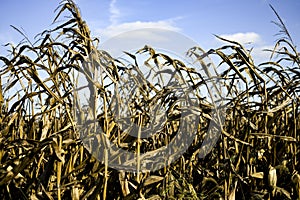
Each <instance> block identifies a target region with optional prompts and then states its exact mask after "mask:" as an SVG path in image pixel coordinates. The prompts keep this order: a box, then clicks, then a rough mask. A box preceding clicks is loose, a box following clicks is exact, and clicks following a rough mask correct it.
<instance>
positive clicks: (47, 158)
mask: <svg viewBox="0 0 300 200" xmlns="http://www.w3.org/2000/svg"><path fill="white" fill-rule="evenodd" d="M274 13H275V16H276V17H277V18H276V20H277V23H276V25H277V26H278V29H279V33H280V35H279V36H278V37H279V38H278V40H277V41H276V43H275V44H274V49H271V50H269V51H270V52H271V55H272V56H271V58H270V60H267V61H265V62H264V63H260V64H254V60H253V59H254V58H252V56H251V50H249V49H246V48H244V47H243V46H242V45H241V44H239V43H237V42H235V41H229V40H225V39H223V38H219V39H220V40H223V41H225V42H227V43H226V45H224V46H221V47H220V48H216V49H210V50H209V51H204V50H202V49H201V48H200V47H191V49H190V50H188V53H189V55H190V56H191V57H192V58H194V59H195V60H196V61H197V62H199V63H201V64H202V65H204V66H206V65H205V60H204V58H205V59H207V56H208V55H209V56H210V57H212V58H215V59H219V60H220V63H215V64H214V65H210V66H206V67H212V68H214V70H215V71H216V73H217V74H218V79H219V80H220V82H221V83H222V85H223V86H224V88H226V93H227V99H226V108H227V110H226V119H225V123H224V125H223V127H220V130H221V133H222V134H221V136H220V138H219V140H218V143H217V145H216V146H214V148H213V149H212V151H211V152H210V153H209V154H208V155H207V156H206V157H205V158H203V159H200V158H199V157H198V155H199V154H200V153H201V149H200V146H201V144H202V142H203V139H204V138H205V135H206V132H207V129H208V124H209V123H212V122H214V120H217V119H214V116H212V115H211V113H212V110H213V109H214V107H213V105H211V104H209V103H207V102H206V101H205V100H204V99H205V97H203V96H199V97H198V98H199V99H198V100H199V101H200V102H201V104H200V105H201V106H200V107H199V108H197V110H199V112H200V113H201V114H200V115H199V127H198V132H197V135H196V137H195V139H194V141H193V143H192V145H191V146H190V147H189V149H188V151H187V152H185V153H184V154H183V155H182V156H181V157H180V159H178V160H177V161H176V162H174V163H172V164H171V165H169V166H166V167H164V168H162V169H161V170H158V171H155V172H145V173H142V172H139V173H129V172H120V171H117V170H114V169H112V168H109V166H108V165H107V162H104V163H102V162H99V161H98V160H97V159H95V158H94V157H93V156H92V155H91V154H90V153H89V152H88V151H87V149H86V148H85V147H84V146H83V144H82V141H81V140H80V138H79V133H78V131H77V130H76V126H75V123H74V120H73V117H74V116H73V115H74V113H73V108H74V96H73V95H74V93H73V92H72V91H73V89H74V87H75V85H76V79H74V76H73V74H74V71H80V70H79V69H80V67H82V63H84V62H87V60H86V59H91V60H88V61H95V60H93V58H86V56H87V55H91V53H92V52H97V47H98V45H101V43H100V44H98V43H99V40H97V39H95V38H93V37H92V36H91V35H90V31H89V27H88V25H87V24H86V23H85V22H84V20H83V19H82V18H81V15H80V12H79V11H78V8H77V7H76V5H75V4H74V3H73V2H72V1H64V2H63V3H62V4H61V5H60V7H59V8H58V10H57V11H56V14H57V16H55V21H56V20H59V19H60V20H61V16H62V15H64V14H68V15H70V16H71V17H70V18H67V19H66V18H64V21H60V25H58V26H57V28H54V29H52V30H46V31H45V32H43V33H42V34H40V35H38V37H37V39H36V41H34V42H30V41H29V40H27V39H26V36H25V35H24V38H25V40H24V42H23V43H20V44H19V45H17V46H12V45H11V46H8V48H9V49H10V51H11V54H10V55H9V56H0V60H1V61H2V63H3V65H2V66H1V82H2V84H1V86H2V87H1V92H0V104H1V105H0V109H1V110H0V125H1V126H0V130H1V132H0V198H1V199H249V198H250V199H297V198H298V199H299V198H300V175H299V170H300V163H299V159H300V152H299V151H300V150H299V140H300V136H299V131H300V115H299V114H300V112H299V96H298V95H299V89H300V86H299V84H300V56H299V53H298V52H297V49H296V47H295V45H294V43H293V40H292V38H291V37H290V35H289V32H288V30H287V28H286V27H285V24H284V23H283V21H282V20H281V18H280V17H279V16H278V15H277V13H276V11H275V10H274ZM16 31H19V32H20V33H21V34H22V32H21V31H20V30H18V29H17V28H16ZM216 37H218V36H216ZM141 48H142V49H141V51H140V52H137V53H136V54H135V55H132V54H130V55H128V56H129V57H131V58H132V59H133V60H132V63H133V64H134V59H135V58H136V57H138V56H139V55H140V54H141V53H144V54H147V53H148V54H149V61H151V62H153V63H154V64H155V63H156V62H157V59H158V60H159V61H160V62H161V63H164V65H166V66H172V67H174V68H175V69H180V70H179V71H181V72H182V74H184V75H186V76H187V79H188V80H189V82H190V83H191V86H192V88H194V90H195V92H197V90H199V88H201V87H205V81H209V79H208V78H209V76H205V75H204V76H203V77H202V78H203V80H205V81H199V77H200V76H199V74H197V73H195V72H193V70H192V69H190V68H188V67H186V66H185V65H184V64H183V65H182V63H180V62H177V61H176V59H174V58H171V57H169V56H168V55H165V54H162V53H156V52H155V49H152V48H150V47H147V48H146V47H145V48H143V47H141ZM148 54H147V55H148ZM153 55H156V56H153ZM99 56H100V57H101V58H103V59H104V60H105V61H106V62H109V63H110V65H109V67H108V68H107V71H105V72H104V74H103V79H109V80H114V83H116V82H118V80H120V77H122V73H123V71H124V69H123V67H124V66H122V64H121V63H120V62H118V61H116V60H114V59H112V58H110V57H109V56H107V55H105V54H103V53H100V52H99ZM215 59H213V60H215ZM202 62H204V63H202ZM91 63H92V66H91V67H92V69H95V66H93V65H101V63H97V62H91ZM93 67H94V68H93ZM86 76H90V77H92V76H93V73H92V71H90V74H89V73H88V72H86ZM124 87H125V86H124ZM97 89H98V90H100V92H98V91H96V90H97ZM143 90H145V91H152V90H153V88H152V87H151V86H149V88H144V89H143ZM16 91H17V92H16ZM158 93H159V92H158ZM95 96H96V97H97V98H100V99H102V102H103V104H104V105H108V104H107V102H108V101H109V99H107V96H108V91H107V89H106V87H104V85H100V86H97V87H96V86H95ZM141 101H142V103H145V102H147V99H142V100H141ZM161 101H164V99H162V100H161ZM145 104H146V103H145ZM145 104H140V105H141V107H142V109H143V105H145ZM104 107H105V106H104ZM171 107H172V106H170V108H171ZM135 109H136V108H133V111H136V110H135ZM170 110H172V109H170ZM103 112H104V115H102V116H101V117H100V118H99V124H100V126H101V127H102V129H103V131H104V133H105V134H106V135H107V136H108V137H109V138H110V139H114V138H116V137H117V136H119V135H118V134H119V130H118V127H117V126H116V125H115V123H114V122H113V120H111V118H109V116H108V115H107V113H108V111H107V109H104V110H103ZM145 114H146V113H144V112H142V114H140V115H138V116H137V118H136V119H133V120H137V121H138V123H139V124H143V123H144V121H143V120H145ZM169 114H170V115H172V111H170V113H169ZM178 123H179V120H178V117H176V116H175V117H171V118H170V120H169V121H168V123H166V127H171V128H164V129H162V130H161V131H160V132H159V133H158V134H157V135H155V136H153V138H150V139H149V141H151V143H150V144H149V141H148V142H146V141H141V139H140V138H129V137H126V136H124V137H122V138H121V141H119V143H118V145H120V146H122V144H123V145H124V148H125V149H127V150H130V151H133V152H136V153H137V154H139V153H140V152H146V151H154V150H155V149H158V148H160V147H161V146H163V145H165V144H168V143H169V142H170V141H171V140H172V138H173V137H174V135H176V133H177V130H178V129H177V128H178ZM98 142H101V141H98ZM128 144H130V145H128ZM126 145H127V146H126ZM106 160H107V158H106Z"/></svg>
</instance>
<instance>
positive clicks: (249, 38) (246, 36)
mask: <svg viewBox="0 0 300 200" xmlns="http://www.w3.org/2000/svg"><path fill="white" fill-rule="evenodd" d="M220 37H222V38H225V39H228V40H233V41H236V42H239V43H241V44H247V43H252V44H259V43H261V42H262V39H261V37H260V35H259V34H257V33H254V32H246V33H234V34H222V35H220Z"/></svg>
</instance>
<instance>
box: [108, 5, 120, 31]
mask: <svg viewBox="0 0 300 200" xmlns="http://www.w3.org/2000/svg"><path fill="white" fill-rule="evenodd" d="M116 3H117V0H112V1H111V2H110V4H109V13H110V17H109V21H110V23H111V24H112V25H114V24H117V23H118V19H119V17H120V10H119V9H118V8H117V6H116Z"/></svg>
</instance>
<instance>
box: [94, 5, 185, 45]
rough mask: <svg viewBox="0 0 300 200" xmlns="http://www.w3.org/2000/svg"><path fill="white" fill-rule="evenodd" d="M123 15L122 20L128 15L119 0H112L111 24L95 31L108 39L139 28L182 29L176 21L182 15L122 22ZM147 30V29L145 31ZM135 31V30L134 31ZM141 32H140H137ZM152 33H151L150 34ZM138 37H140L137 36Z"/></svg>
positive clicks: (110, 9) (110, 7) (110, 6)
mask: <svg viewBox="0 0 300 200" xmlns="http://www.w3.org/2000/svg"><path fill="white" fill-rule="evenodd" d="M121 15H122V21H126V18H125V17H126V16H123V14H122V12H121V10H120V8H119V7H118V6H117V0H111V1H110V4H109V22H110V24H109V25H108V26H106V27H103V28H96V29H95V30H94V31H95V33H96V34H97V35H99V36H100V37H102V39H104V40H107V39H110V38H112V37H114V36H116V35H119V34H122V33H126V32H128V31H133V30H139V29H149V30H150V29H164V30H169V31H176V32H178V31H180V28H178V27H177V26H176V21H177V20H180V19H181V17H175V18H169V19H163V20H158V21H142V20H137V21H129V22H124V23H120V18H121ZM143 32H145V30H144V31H143ZM132 33H133V32H132ZM135 33H139V32H135ZM149 35H150V34H149ZM131 37H142V35H136V36H131ZM136 39H138V38H136ZM157 39H159V38H157Z"/></svg>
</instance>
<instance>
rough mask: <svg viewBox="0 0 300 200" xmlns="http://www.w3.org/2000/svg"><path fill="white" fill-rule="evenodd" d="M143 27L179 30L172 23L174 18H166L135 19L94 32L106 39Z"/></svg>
mask: <svg viewBox="0 0 300 200" xmlns="http://www.w3.org/2000/svg"><path fill="white" fill-rule="evenodd" d="M145 28H149V29H151V28H155V29H158V28H159V29H166V30H170V31H180V29H179V28H178V27H176V26H175V25H174V20H173V19H168V20H160V21H149V22H142V21H135V22H127V23H122V24H112V25H110V26H108V27H106V28H104V29H98V30H96V33H97V34H100V36H102V37H104V38H106V39H107V38H110V37H113V36H116V35H119V34H121V33H125V32H128V31H133V30H138V29H145Z"/></svg>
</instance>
